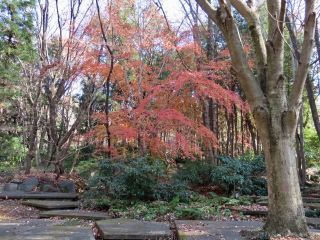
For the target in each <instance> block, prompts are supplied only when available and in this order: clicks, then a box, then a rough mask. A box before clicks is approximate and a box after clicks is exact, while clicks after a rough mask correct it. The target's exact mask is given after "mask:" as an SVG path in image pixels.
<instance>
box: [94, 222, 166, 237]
mask: <svg viewBox="0 0 320 240" xmlns="http://www.w3.org/2000/svg"><path fill="white" fill-rule="evenodd" d="M96 226H97V228H98V230H99V232H100V233H101V236H102V238H103V239H171V237H172V232H171V230H170V227H169V224H168V223H163V222H162V223H161V222H146V221H138V220H133V219H123V218H118V219H110V220H102V221H97V222H96Z"/></svg>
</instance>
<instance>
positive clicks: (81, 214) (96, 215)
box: [39, 210, 111, 220]
mask: <svg viewBox="0 0 320 240" xmlns="http://www.w3.org/2000/svg"><path fill="white" fill-rule="evenodd" d="M39 216H40V218H50V217H61V218H79V219H86V220H104V219H110V218H111V216H109V215H107V214H106V213H103V212H88V211H80V210H50V211H43V212H40V214H39Z"/></svg>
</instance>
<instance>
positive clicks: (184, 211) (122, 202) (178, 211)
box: [76, 156, 267, 220]
mask: <svg viewBox="0 0 320 240" xmlns="http://www.w3.org/2000/svg"><path fill="white" fill-rule="evenodd" d="M219 159H220V161H219V162H220V164H219V165H218V166H214V165H213V164H211V163H207V162H204V161H201V160H198V161H187V162H185V163H183V164H181V165H182V166H179V167H177V166H171V165H169V164H165V163H164V161H161V160H157V159H151V158H135V159H127V160H122V161H119V160H118V161H112V160H108V159H107V160H100V161H96V162H93V161H91V162H88V161H83V162H80V163H79V165H78V166H77V168H76V169H77V171H79V174H80V175H81V176H83V177H87V178H88V182H89V184H88V191H87V192H86V193H85V202H84V204H85V206H87V207H90V208H94V209H98V210H105V211H106V210H109V212H111V213H112V214H114V215H115V216H122V217H132V218H139V219H141V218H143V219H145V220H151V219H158V218H166V216H167V217H175V218H181V219H210V218H212V217H213V216H215V217H217V218H219V217H228V216H230V215H231V211H230V210H229V209H228V208H227V207H226V206H234V205H245V204H250V203H251V200H250V198H249V197H247V196H248V195H266V194H267V190H266V180H265V177H264V173H265V167H264V160H263V157H261V156H256V157H248V156H246V157H240V158H236V159H231V158H228V157H220V158H219Z"/></svg>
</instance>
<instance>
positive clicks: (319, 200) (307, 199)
mask: <svg viewBox="0 0 320 240" xmlns="http://www.w3.org/2000/svg"><path fill="white" fill-rule="evenodd" d="M302 199H303V202H305V203H320V198H318V197H303V198H302Z"/></svg>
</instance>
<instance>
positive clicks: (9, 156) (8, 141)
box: [0, 134, 27, 168]
mask: <svg viewBox="0 0 320 240" xmlns="http://www.w3.org/2000/svg"><path fill="white" fill-rule="evenodd" d="M0 146H1V152H0V162H1V165H2V167H4V168H7V167H12V166H15V165H17V164H18V163H20V162H21V161H22V160H23V159H24V157H25V155H26V152H27V148H26V147H25V146H24V145H23V142H22V137H18V136H7V135H3V134H1V135H0Z"/></svg>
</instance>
